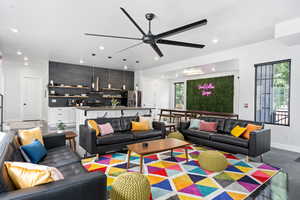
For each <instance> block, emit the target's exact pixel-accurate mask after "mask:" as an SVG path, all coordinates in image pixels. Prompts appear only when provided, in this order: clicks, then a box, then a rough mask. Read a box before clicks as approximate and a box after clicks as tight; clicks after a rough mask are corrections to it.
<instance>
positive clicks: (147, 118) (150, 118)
mask: <svg viewBox="0 0 300 200" xmlns="http://www.w3.org/2000/svg"><path fill="white" fill-rule="evenodd" d="M139 118H140V122H143V121H147V122H148V124H149V128H150V129H153V125H152V122H153V118H152V117H143V116H141V117H139Z"/></svg>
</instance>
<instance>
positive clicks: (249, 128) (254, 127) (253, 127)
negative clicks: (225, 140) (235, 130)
mask: <svg viewBox="0 0 300 200" xmlns="http://www.w3.org/2000/svg"><path fill="white" fill-rule="evenodd" d="M246 129H247V130H246V131H245V133H244V134H243V135H242V137H243V138H245V139H248V140H249V139H250V133H251V132H252V131H256V130H260V129H262V126H257V125H255V124H248V125H247V126H246Z"/></svg>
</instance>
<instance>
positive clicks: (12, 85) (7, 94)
mask: <svg viewBox="0 0 300 200" xmlns="http://www.w3.org/2000/svg"><path fill="white" fill-rule="evenodd" d="M3 74H4V121H5V122H8V121H20V120H22V113H21V108H22V102H21V99H22V96H21V95H22V91H21V90H22V89H21V88H22V79H23V77H24V76H25V75H26V76H35V77H40V78H41V80H42V85H41V86H40V87H41V88H42V93H41V94H42V95H41V97H40V98H41V102H42V109H41V112H42V113H41V116H42V120H47V118H48V109H47V106H48V100H47V96H45V95H47V92H46V89H47V84H48V61H39V62H30V64H29V66H24V64H23V62H17V61H14V60H8V59H5V58H4V61H3Z"/></svg>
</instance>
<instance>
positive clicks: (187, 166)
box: [82, 146, 279, 200]
mask: <svg viewBox="0 0 300 200" xmlns="http://www.w3.org/2000/svg"><path fill="white" fill-rule="evenodd" d="M205 150H206V149H205V148H202V147H195V146H193V147H189V150H188V151H189V157H190V160H189V162H188V163H187V162H186V160H185V153H184V149H176V150H174V152H173V157H171V154H170V152H162V153H158V154H153V155H149V156H145V157H144V169H143V172H144V173H143V174H144V175H145V176H146V177H147V178H148V180H149V182H150V184H151V193H152V199H153V200H168V199H172V200H173V199H174V200H196V199H197V200H199V199H212V200H242V199H246V198H247V197H248V196H249V195H250V194H252V193H253V192H254V191H255V190H257V189H258V188H259V187H261V186H262V185H263V184H264V183H265V182H267V181H268V180H269V179H271V178H272V177H273V176H274V175H275V174H277V173H278V171H279V168H276V167H273V166H270V165H267V164H264V163H255V162H245V160H244V158H245V156H242V155H236V154H229V153H226V152H221V153H223V154H224V155H225V157H226V158H227V161H228V167H227V168H226V169H225V170H224V171H223V172H217V173H215V172H211V171H207V170H204V169H201V167H200V165H199V163H198V161H197V157H198V156H199V154H201V152H203V151H205ZM130 164H131V166H130V169H128V170H127V169H126V166H127V154H125V153H113V154H107V155H103V156H100V157H99V158H98V159H97V160H95V158H89V159H83V160H82V165H83V166H84V167H85V168H86V169H87V170H88V171H89V172H95V171H100V172H103V173H105V174H106V175H107V178H108V180H107V182H108V190H110V189H111V184H112V182H113V181H114V179H115V178H116V177H117V176H118V175H120V174H122V173H125V172H127V171H128V172H139V156H138V155H137V154H134V153H133V154H132V156H131V159H130Z"/></svg>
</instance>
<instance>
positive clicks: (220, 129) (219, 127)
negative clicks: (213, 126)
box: [200, 117, 225, 132]
mask: <svg viewBox="0 0 300 200" xmlns="http://www.w3.org/2000/svg"><path fill="white" fill-rule="evenodd" d="M200 119H201V120H204V121H206V122H217V131H218V132H223V131H224V125H225V119H224V118H216V117H200Z"/></svg>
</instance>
